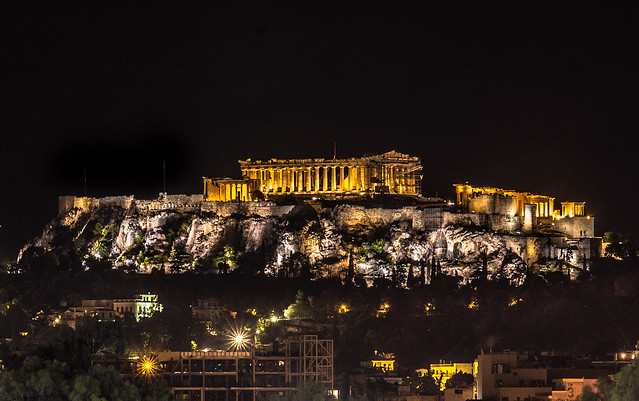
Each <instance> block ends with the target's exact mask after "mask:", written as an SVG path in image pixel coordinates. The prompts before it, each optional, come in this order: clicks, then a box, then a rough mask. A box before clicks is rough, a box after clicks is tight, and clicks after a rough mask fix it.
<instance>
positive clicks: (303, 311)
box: [284, 290, 313, 319]
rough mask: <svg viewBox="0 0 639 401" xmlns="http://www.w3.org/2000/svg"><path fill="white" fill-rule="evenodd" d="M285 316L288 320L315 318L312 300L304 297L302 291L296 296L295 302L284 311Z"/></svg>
mask: <svg viewBox="0 0 639 401" xmlns="http://www.w3.org/2000/svg"><path fill="white" fill-rule="evenodd" d="M284 316H286V317H287V318H288V319H310V318H312V317H313V310H312V308H311V303H310V299H309V298H306V297H305V296H304V293H303V292H302V291H301V290H300V291H298V292H297V295H296V296H295V302H293V303H292V304H290V305H289V307H288V308H286V310H285V311H284Z"/></svg>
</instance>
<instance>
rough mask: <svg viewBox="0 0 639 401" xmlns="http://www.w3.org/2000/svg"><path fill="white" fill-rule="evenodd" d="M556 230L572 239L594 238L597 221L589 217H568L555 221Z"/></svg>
mask: <svg viewBox="0 0 639 401" xmlns="http://www.w3.org/2000/svg"><path fill="white" fill-rule="evenodd" d="M554 229H555V230H556V231H559V232H562V233H564V234H566V235H567V236H569V237H572V238H583V237H594V236H595V219H594V218H593V217H588V216H575V217H566V218H564V219H559V220H555V226H554Z"/></svg>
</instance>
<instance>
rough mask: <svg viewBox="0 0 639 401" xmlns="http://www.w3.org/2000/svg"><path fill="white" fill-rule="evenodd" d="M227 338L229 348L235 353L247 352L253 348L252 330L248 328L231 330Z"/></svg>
mask: <svg viewBox="0 0 639 401" xmlns="http://www.w3.org/2000/svg"><path fill="white" fill-rule="evenodd" d="M227 337H228V340H229V341H228V346H229V348H230V349H231V350H233V351H246V350H248V349H249V348H250V347H251V337H250V330H249V329H248V328H246V327H242V328H237V327H234V328H231V329H230V330H229V332H228V334H227Z"/></svg>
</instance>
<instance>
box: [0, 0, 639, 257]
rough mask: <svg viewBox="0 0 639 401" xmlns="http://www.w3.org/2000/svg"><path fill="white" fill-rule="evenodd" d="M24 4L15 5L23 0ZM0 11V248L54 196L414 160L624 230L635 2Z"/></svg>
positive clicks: (428, 179)
mask: <svg viewBox="0 0 639 401" xmlns="http://www.w3.org/2000/svg"><path fill="white" fill-rule="evenodd" d="M22 3H25V4H22ZM26 3H27V2H15V3H13V4H9V3H3V5H2V6H0V52H1V53H0V60H1V62H0V72H1V75H0V105H1V110H2V118H1V119H0V127H1V132H2V146H1V147H0V163H1V164H0V166H1V167H0V174H1V183H2V196H1V198H0V199H1V203H0V225H1V226H2V227H0V256H2V257H3V258H6V259H9V258H11V259H15V256H16V255H17V252H18V249H19V248H20V247H21V246H22V245H23V244H24V243H25V242H26V241H27V240H29V239H30V238H32V237H34V236H36V235H37V234H38V233H39V232H40V231H41V230H42V228H43V227H44V226H45V224H46V223H47V222H48V221H49V220H51V219H52V218H53V217H54V216H55V215H56V213H57V196H58V195H68V194H77V195H82V194H83V193H84V175H85V172H86V178H87V188H86V193H87V195H89V196H103V195H125V194H135V195H136V196H137V197H140V198H151V197H154V196H157V194H158V192H160V191H161V190H162V159H163V157H164V158H165V160H166V174H167V181H166V185H167V191H168V192H169V193H188V194H190V193H200V192H201V190H202V188H201V187H202V185H201V177H202V176H231V177H236V176H239V167H238V164H237V160H238V159H245V158H249V157H251V158H254V159H268V158H271V157H276V158H293V157H332V155H333V141H336V142H337V156H338V157H350V156H361V155H364V154H373V153H380V152H385V151H388V150H391V149H396V150H398V151H400V152H403V153H410V154H412V155H416V156H420V157H421V158H422V162H423V166H424V180H423V193H424V195H426V196H433V195H435V194H436V193H438V194H439V195H440V196H443V197H448V198H452V195H453V187H452V184H453V183H456V182H463V181H469V182H470V183H471V184H474V185H490V186H500V187H508V188H513V189H518V190H523V191H529V192H533V193H540V194H547V195H551V196H555V197H556V198H557V200H558V201H561V200H583V201H586V208H587V212H588V213H589V214H592V215H594V216H596V218H597V226H596V229H597V233H598V234H599V235H601V234H602V233H603V232H604V231H610V230H613V231H618V232H622V233H626V234H632V235H634V236H635V237H639V229H638V228H637V227H638V223H639V221H638V220H639V219H638V218H637V212H636V195H637V192H638V191H637V189H638V184H637V181H638V180H637V178H636V174H637V171H638V170H637V162H636V156H635V154H636V150H637V144H638V140H637V137H636V134H637V132H638V128H639V113H638V112H637V106H639V100H638V98H637V96H638V94H639V87H638V84H639V79H638V77H637V71H639V65H638V64H639V63H638V62H637V60H639V57H638V54H637V53H638V51H639V46H638V43H639V24H638V23H637V21H638V17H639V15H638V13H637V11H638V10H637V8H636V7H635V8H631V9H630V8H623V7H621V6H617V5H611V4H608V3H604V2H601V3H598V4H596V5H592V4H584V2H569V3H566V2H561V3H562V4H561V5H559V4H558V3H559V2H528V3H523V2H521V3H520V2H510V1H505V2H502V3H501V4H499V5H497V4H496V3H492V2H491V3H487V2H476V1H473V2H448V1H447V2H440V3H434V2H426V1H415V2H408V1H402V2H399V1H389V2H384V3H382V2H370V1H365V2H360V1H349V2H335V3H332V2H306V1H301V2H299V1H298V2H275V1H245V2H244V1H232V2H207V3H206V4H194V3H193V2H148V3H144V2H100V1H91V2H75V3H73V2H47V3H44V2H42V4H40V3H38V4H35V3H29V4H26Z"/></svg>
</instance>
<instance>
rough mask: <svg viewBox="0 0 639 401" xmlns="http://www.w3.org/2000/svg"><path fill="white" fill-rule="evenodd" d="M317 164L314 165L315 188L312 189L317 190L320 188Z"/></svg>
mask: <svg viewBox="0 0 639 401" xmlns="http://www.w3.org/2000/svg"><path fill="white" fill-rule="evenodd" d="M319 177H320V176H319V166H315V188H313V191H315V192H319V190H320V179H319Z"/></svg>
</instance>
